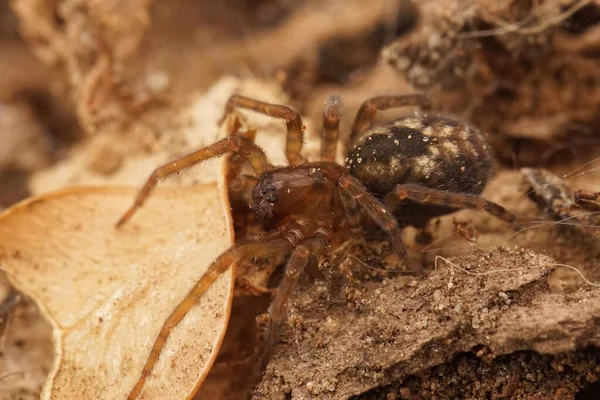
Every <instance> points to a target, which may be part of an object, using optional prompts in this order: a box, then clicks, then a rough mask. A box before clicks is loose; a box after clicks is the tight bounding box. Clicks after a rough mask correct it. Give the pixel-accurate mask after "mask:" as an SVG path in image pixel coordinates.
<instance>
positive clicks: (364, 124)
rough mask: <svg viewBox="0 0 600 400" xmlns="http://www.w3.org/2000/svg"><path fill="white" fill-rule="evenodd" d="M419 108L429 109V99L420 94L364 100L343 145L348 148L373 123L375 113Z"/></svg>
mask: <svg viewBox="0 0 600 400" xmlns="http://www.w3.org/2000/svg"><path fill="white" fill-rule="evenodd" d="M406 106H419V107H421V108H429V107H430V106H431V102H430V100H429V97H427V96H426V95H424V94H422V93H415V94H403V95H397V96H378V97H373V98H371V99H368V100H366V101H365V102H363V103H362V105H361V106H360V108H359V109H358V112H357V113H356V117H355V118H354V122H353V123H352V129H351V131H350V136H348V137H346V140H345V145H346V148H349V147H350V145H352V143H354V142H355V141H356V140H357V139H358V138H359V137H360V136H361V135H362V134H363V133H364V132H365V131H366V130H367V129H369V127H370V126H371V124H372V123H373V118H374V117H375V113H376V112H377V111H384V110H388V109H390V108H397V107H406Z"/></svg>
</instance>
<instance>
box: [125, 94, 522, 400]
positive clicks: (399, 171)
mask: <svg viewBox="0 0 600 400" xmlns="http://www.w3.org/2000/svg"><path fill="white" fill-rule="evenodd" d="M402 106H420V107H421V108H427V107H429V101H428V99H427V97H426V96H424V95H421V94H407V95H398V96H380V97H375V98H372V99H369V100H367V101H365V102H364V103H363V104H362V106H361V107H360V109H359V111H358V113H357V115H356V118H355V120H354V123H353V125H352V129H351V132H350V134H349V135H347V137H346V138H345V140H344V142H345V145H346V148H347V149H348V151H347V157H346V162H345V164H346V165H339V164H337V163H335V162H334V159H335V155H336V150H337V144H338V134H339V122H340V115H341V100H340V99H339V98H338V97H335V96H332V97H330V99H329V100H328V102H327V105H326V109H325V113H324V118H323V127H322V132H321V153H320V158H321V160H320V161H317V162H307V161H305V160H304V159H303V157H302V156H301V155H300V152H301V149H302V140H303V134H304V132H303V131H304V126H303V124H302V120H301V118H300V115H299V114H298V113H297V112H295V111H294V110H292V109H291V108H289V107H286V106H282V105H275V104H269V103H265V102H262V101H258V100H254V99H251V98H247V97H242V96H239V95H234V96H232V97H231V98H230V99H229V101H228V103H227V106H226V110H225V116H227V115H229V114H230V113H232V112H233V111H234V110H235V109H238V108H243V109H248V110H253V111H256V112H259V113H262V114H265V115H268V116H271V117H275V118H282V119H284V120H285V121H286V124H287V142H286V148H285V154H286V157H287V160H288V162H289V166H284V167H275V166H273V165H271V164H270V163H269V161H268V159H267V157H266V155H265V153H264V151H263V150H262V149H261V148H260V147H259V146H257V145H256V144H255V143H254V141H253V140H252V137H251V136H252V135H249V136H248V135H247V136H243V135H232V136H229V137H227V138H225V139H222V140H219V141H217V142H216V143H214V144H212V145H210V146H207V147H205V148H202V149H200V150H197V151H195V152H193V153H191V154H189V155H187V156H184V157H182V158H180V159H178V160H175V161H173V162H170V163H168V164H166V165H163V166H161V167H159V168H157V169H156V170H154V172H153V173H152V174H151V175H150V177H149V179H148V180H147V182H146V184H145V185H144V187H143V188H142V189H141V191H140V192H139V194H138V196H137V198H136V199H135V202H134V203H133V205H132V206H131V207H130V208H129V210H127V212H126V213H125V214H124V215H123V217H122V218H121V219H120V220H119V221H118V223H117V225H118V226H121V225H123V224H124V223H126V222H127V221H128V220H129V219H130V218H131V217H132V216H133V214H134V213H135V212H136V210H137V209H138V208H139V207H141V206H142V204H143V203H144V201H145V200H146V199H147V197H148V196H149V195H150V193H151V191H152V189H153V188H154V187H155V185H156V184H157V182H158V181H160V180H161V179H163V178H165V177H167V176H169V175H171V174H174V173H177V172H179V171H181V170H183V169H185V168H188V167H190V166H192V165H195V164H197V163H200V162H203V161H205V160H208V159H210V158H213V157H218V156H221V155H224V154H227V153H235V154H236V155H237V157H238V158H241V159H243V160H245V161H247V162H248V163H249V164H250V166H251V167H252V169H253V170H254V172H255V173H256V178H253V179H245V180H244V181H245V182H248V183H249V185H253V188H252V191H251V193H252V194H251V200H250V208H251V209H252V211H253V212H254V213H255V215H256V217H257V219H258V220H259V221H260V222H261V224H262V225H263V226H264V227H265V229H266V233H265V234H263V235H260V236H258V237H252V238H248V239H244V240H243V241H238V242H237V243H235V244H234V245H233V246H232V247H230V248H229V249H228V250H226V251H225V252H224V253H223V254H221V255H220V256H219V257H218V258H217V259H216V260H215V261H214V262H213V263H212V264H211V266H210V267H209V269H208V270H207V272H206V273H205V274H204V275H203V276H202V277H201V278H200V280H199V281H198V282H197V283H196V284H195V286H194V287H193V288H192V290H191V291H190V292H189V294H188V295H187V296H186V298H185V299H184V300H183V301H182V302H181V304H179V305H177V307H176V308H175V310H174V311H173V313H172V314H171V315H170V316H169V318H168V319H167V321H165V323H164V326H163V328H162V330H161V332H160V334H159V337H158V338H157V339H156V342H155V344H154V347H153V349H152V351H151V353H150V356H149V358H148V361H147V363H146V365H145V366H144V368H143V371H142V374H141V378H140V379H139V381H138V382H137V384H136V386H135V388H134V389H133V390H132V392H131V394H130V396H129V398H135V397H137V395H138V394H139V393H140V391H141V389H142V387H143V385H144V382H145V379H146V377H147V376H148V375H149V374H150V373H151V371H152V369H153V367H154V364H155V363H156V361H157V360H158V358H159V356H160V352H161V350H162V348H163V347H164V345H165V343H166V340H167V338H168V336H169V334H170V332H171V329H172V328H173V327H174V326H176V325H177V324H178V323H179V322H180V321H181V320H182V319H183V317H184V316H185V315H186V313H187V312H188V311H189V310H190V309H191V308H192V306H193V305H194V304H195V303H196V302H197V300H198V299H199V298H200V297H201V296H202V295H203V293H204V292H205V291H206V290H207V289H208V288H209V287H210V286H211V285H212V283H213V282H214V281H215V280H216V279H217V278H218V277H219V276H220V275H221V274H222V273H223V272H225V271H226V270H227V269H228V268H229V267H230V266H231V264H232V263H234V262H236V261H243V260H248V259H251V258H266V257H274V256H278V257H281V256H284V257H287V263H286V266H285V274H284V276H283V278H282V281H281V283H280V285H279V287H278V290H277V293H276V295H275V297H274V299H273V302H272V304H271V307H270V308H269V317H270V318H269V321H270V322H269V325H268V327H267V331H266V339H265V343H266V347H265V348H266V349H267V350H270V349H271V344H272V343H273V342H274V339H275V337H276V332H277V330H278V328H279V326H280V325H281V323H282V320H283V318H284V314H285V305H286V302H287V300H288V298H289V296H290V293H291V292H292V291H293V289H294V286H295V284H296V282H297V280H298V278H299V276H300V275H301V274H302V272H303V270H304V268H305V267H306V265H307V264H308V262H309V259H310V257H311V255H318V254H319V253H321V252H323V251H324V250H325V249H327V248H328V246H329V244H330V242H331V241H332V240H333V239H336V240H337V238H340V237H342V238H346V239H352V238H353V237H356V236H357V235H360V234H361V231H362V229H363V227H365V224H366V223H371V225H373V223H374V224H375V225H376V226H377V227H379V229H380V230H382V231H383V232H385V233H387V236H388V238H389V241H390V244H391V248H392V250H393V252H394V253H395V254H396V255H397V256H398V258H399V260H400V261H401V262H402V263H404V264H405V265H406V266H408V267H409V268H410V269H412V270H413V271H414V272H415V273H417V274H419V275H425V271H424V269H423V268H422V267H421V266H420V265H419V263H417V262H415V261H413V260H412V259H411V258H410V257H409V255H408V252H407V248H406V246H405V245H404V242H403V241H402V237H401V233H402V229H403V228H404V227H406V226H409V225H412V226H416V227H423V226H424V225H425V224H426V223H427V221H428V220H430V219H431V218H434V217H437V216H440V215H444V214H448V213H451V212H454V211H456V210H458V209H464V208H468V209H474V210H479V211H486V212H488V213H490V214H492V215H494V216H496V217H498V218H500V219H502V220H505V221H507V222H513V221H514V220H515V217H514V216H513V215H512V214H511V213H509V212H508V211H506V210H505V209H504V208H503V207H501V206H499V205H497V204H494V203H492V202H489V201H487V200H485V199H483V198H482V197H480V194H481V192H482V191H483V189H484V187H485V185H486V183H487V182H488V180H489V178H490V175H491V172H492V157H491V152H490V149H489V148H488V146H487V144H486V142H485V140H484V137H483V135H482V134H481V133H480V132H479V131H477V130H476V129H475V128H473V127H471V126H469V125H467V124H464V123H460V122H457V121H454V120H452V119H449V118H445V117H440V116H436V115H425V116H422V117H418V118H416V117H410V118H400V119H396V120H393V121H390V122H387V123H383V124H380V125H377V126H372V123H373V119H374V116H375V113H376V111H378V110H386V109H390V108H394V107H402ZM224 119H225V118H224ZM236 173H237V172H236ZM267 353H268V351H267ZM266 360H268V354H267V355H266V356H265V357H264V358H263V364H264V363H265V362H266Z"/></svg>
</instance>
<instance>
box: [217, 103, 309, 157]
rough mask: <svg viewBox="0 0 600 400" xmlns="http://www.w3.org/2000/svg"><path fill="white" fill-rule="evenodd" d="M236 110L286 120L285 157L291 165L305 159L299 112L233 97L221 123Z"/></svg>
mask: <svg viewBox="0 0 600 400" xmlns="http://www.w3.org/2000/svg"><path fill="white" fill-rule="evenodd" d="M235 108H245V109H248V110H252V111H256V112H258V113H261V114H264V115H268V116H270V117H275V118H283V119H285V123H286V126H287V140H286V144H285V156H286V157H287V160H288V162H289V164H290V165H297V164H300V163H301V162H302V161H303V159H302V156H301V155H300V151H301V150H302V139H303V137H304V126H303V124H302V119H301V118H300V114H298V112H296V111H294V110H292V109H291V108H289V107H286V106H282V105H278V104H271V103H266V102H264V101H259V100H254V99H251V98H248V97H244V96H240V95H233V96H231V97H230V98H229V100H228V101H227V105H226V106H225V114H224V115H223V118H222V119H221V121H223V120H225V118H226V117H227V115H229V114H230V113H231V112H233V110H234V109H235Z"/></svg>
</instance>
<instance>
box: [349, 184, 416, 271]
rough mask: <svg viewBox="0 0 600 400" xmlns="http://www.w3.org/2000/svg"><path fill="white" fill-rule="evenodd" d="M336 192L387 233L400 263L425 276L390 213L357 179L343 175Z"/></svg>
mask: <svg viewBox="0 0 600 400" xmlns="http://www.w3.org/2000/svg"><path fill="white" fill-rule="evenodd" d="M338 191H339V193H340V194H341V197H342V198H344V197H345V198H346V199H348V198H353V199H354V200H353V201H354V202H356V204H355V205H353V209H356V206H360V208H361V209H362V210H363V211H364V212H365V213H366V214H367V215H368V216H369V217H370V218H371V219H372V220H373V221H374V222H375V223H376V224H377V225H379V227H380V228H381V229H383V230H384V231H385V232H387V234H388V236H389V238H390V244H391V245H392V249H393V250H394V253H395V254H396V255H397V256H398V257H399V258H400V260H401V261H402V262H405V263H406V264H407V265H408V266H409V267H410V268H412V269H413V270H414V271H416V272H418V273H419V274H420V275H423V276H424V275H426V273H425V270H424V269H423V268H422V267H421V266H420V265H419V264H418V263H417V262H415V261H414V260H411V259H410V258H409V256H408V251H407V249H406V245H405V244H404V242H403V241H402V230H401V229H400V226H399V225H398V221H396V219H395V218H394V216H393V215H392V213H391V212H390V211H389V210H388V209H387V208H386V207H385V206H384V205H383V204H382V203H381V202H380V201H379V200H377V199H376V198H375V197H373V196H372V195H371V194H370V193H369V192H368V191H367V189H366V188H365V187H364V186H363V185H362V184H361V183H360V181H359V180H358V179H356V178H354V177H353V176H350V175H343V176H342V177H341V178H340V179H339V180H338ZM342 201H344V200H342Z"/></svg>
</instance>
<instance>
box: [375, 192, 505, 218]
mask: <svg viewBox="0 0 600 400" xmlns="http://www.w3.org/2000/svg"><path fill="white" fill-rule="evenodd" d="M403 200H412V201H414V202H417V203H421V204H432V205H439V206H448V207H452V208H456V209H463V208H467V209H471V210H476V211H485V212H487V213H488V214H491V215H493V216H495V217H496V218H499V219H501V220H503V221H506V222H509V223H515V222H516V220H517V218H516V217H515V216H514V215H513V214H512V213H510V212H509V211H507V210H506V209H505V208H504V207H502V206H501V205H498V204H496V203H493V202H491V201H488V200H486V199H484V198H483V197H481V196H477V195H473V194H466V193H453V192H447V191H443V190H436V189H431V188H428V187H426V186H421V185H414V184H408V185H398V186H396V187H395V188H394V190H392V191H391V192H390V193H388V194H387V195H386V196H385V198H384V199H383V203H384V204H385V205H386V206H387V207H388V209H390V210H395V209H396V207H398V205H399V204H400V203H401V202H402V201H403Z"/></svg>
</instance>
